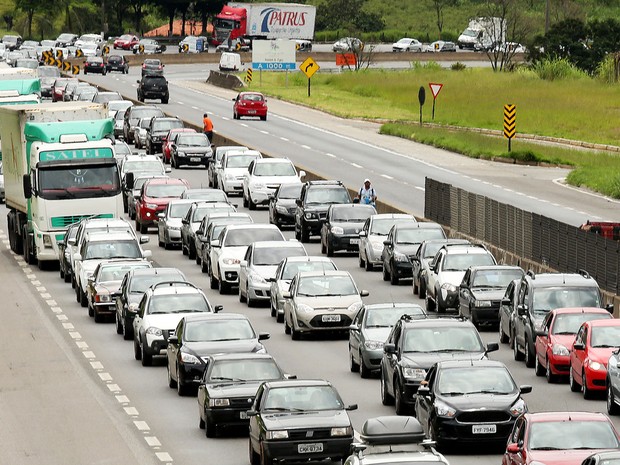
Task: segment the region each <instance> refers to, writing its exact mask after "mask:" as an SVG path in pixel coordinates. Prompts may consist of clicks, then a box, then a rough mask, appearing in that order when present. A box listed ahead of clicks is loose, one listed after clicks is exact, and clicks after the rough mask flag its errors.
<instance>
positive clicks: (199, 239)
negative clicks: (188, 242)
mask: <svg viewBox="0 0 620 465" xmlns="http://www.w3.org/2000/svg"><path fill="white" fill-rule="evenodd" d="M206 223H207V217H204V218H203V219H202V220H201V221H200V226H198V229H197V230H196V233H195V236H194V245H195V246H196V257H200V258H201V259H202V249H203V248H204V243H205V239H206V237H205V232H206V229H207V228H206V227H205V226H206Z"/></svg>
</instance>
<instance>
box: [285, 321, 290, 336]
mask: <svg viewBox="0 0 620 465" xmlns="http://www.w3.org/2000/svg"><path fill="white" fill-rule="evenodd" d="M284 334H291V327H290V326H289V325H288V321H286V318H284Z"/></svg>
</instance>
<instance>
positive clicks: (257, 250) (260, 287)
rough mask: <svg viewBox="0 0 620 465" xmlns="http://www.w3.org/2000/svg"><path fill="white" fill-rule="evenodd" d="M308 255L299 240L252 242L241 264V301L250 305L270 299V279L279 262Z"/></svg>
mask: <svg viewBox="0 0 620 465" xmlns="http://www.w3.org/2000/svg"><path fill="white" fill-rule="evenodd" d="M307 255H308V253H307V252H306V248H305V247H304V245H303V244H302V243H301V242H297V241H291V242H284V243H282V242H281V241H274V242H271V241H262V242H254V243H252V244H251V245H250V246H249V247H248V250H247V251H246V253H245V257H243V260H241V263H240V264H239V301H240V302H244V301H247V303H248V307H252V306H254V305H255V304H257V303H258V302H267V301H269V297H270V296H269V294H270V291H271V283H270V281H269V279H270V278H273V277H274V276H275V274H276V269H277V267H278V265H279V263H280V262H281V261H282V260H284V259H285V258H287V257H295V256H307Z"/></svg>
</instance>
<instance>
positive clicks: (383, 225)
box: [370, 218, 415, 236]
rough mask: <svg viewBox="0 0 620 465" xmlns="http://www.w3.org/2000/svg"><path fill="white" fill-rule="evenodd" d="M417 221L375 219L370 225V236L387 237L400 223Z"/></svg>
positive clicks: (408, 219)
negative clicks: (393, 227)
mask: <svg viewBox="0 0 620 465" xmlns="http://www.w3.org/2000/svg"><path fill="white" fill-rule="evenodd" d="M411 221H415V220H413V219H411V218H375V219H373V220H372V224H371V225H370V234H375V235H377V236H387V235H388V233H389V232H390V229H392V226H394V225H395V224H399V223H408V222H411Z"/></svg>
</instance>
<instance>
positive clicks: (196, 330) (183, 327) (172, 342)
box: [166, 313, 269, 407]
mask: <svg viewBox="0 0 620 465" xmlns="http://www.w3.org/2000/svg"><path fill="white" fill-rule="evenodd" d="M265 339H269V333H259V334H257V333H256V331H254V328H252V324H251V323H250V320H248V318H247V317H246V316H245V315H241V314H239V313H222V314H220V313H210V314H205V313H203V314H196V315H186V316H184V317H183V318H181V321H179V324H178V325H177V327H176V330H175V332H174V336H170V337H169V338H168V348H167V350H166V353H167V358H168V363H167V366H168V386H170V387H171V388H174V387H176V388H177V392H178V394H179V395H183V394H185V393H186V392H188V391H195V390H196V389H197V388H198V385H199V384H200V380H201V379H202V375H203V373H204V371H205V368H206V363H205V359H206V357H207V356H208V355H212V354H218V353H222V352H226V353H233V352H235V353H236V352H243V353H252V352H254V353H266V352H267V351H266V350H265V347H264V346H263V345H262V344H261V343H260V341H264V340H265ZM235 378H239V376H235ZM246 407H247V405H246Z"/></svg>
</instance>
